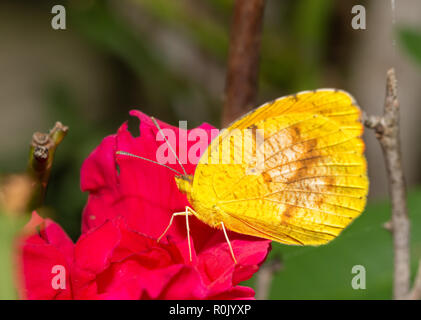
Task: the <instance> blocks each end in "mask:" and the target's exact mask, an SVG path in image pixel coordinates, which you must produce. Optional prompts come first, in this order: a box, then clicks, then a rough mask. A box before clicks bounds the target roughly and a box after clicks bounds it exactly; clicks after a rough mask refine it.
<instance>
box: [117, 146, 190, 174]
mask: <svg viewBox="0 0 421 320" xmlns="http://www.w3.org/2000/svg"><path fill="white" fill-rule="evenodd" d="M116 154H120V155H123V156H129V157H133V158H137V159H142V160H145V161H149V162H152V163H155V164H157V165H160V166H163V167H165V168H167V169H170V170H171V171H173V172H175V173H177V174H178V175H180V176H181V175H183V174H182V173H181V172H179V171H177V170H175V169H173V168H171V167H169V166H166V165H165V164H162V163H159V162H157V161H153V160H151V159H148V158H144V157H141V156H137V155H135V154H133V153H130V152H126V151H117V152H116Z"/></svg>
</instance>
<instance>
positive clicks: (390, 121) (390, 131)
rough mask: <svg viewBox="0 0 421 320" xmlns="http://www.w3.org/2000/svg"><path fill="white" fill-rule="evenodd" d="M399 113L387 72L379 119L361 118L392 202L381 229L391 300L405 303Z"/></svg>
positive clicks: (406, 281)
mask: <svg viewBox="0 0 421 320" xmlns="http://www.w3.org/2000/svg"><path fill="white" fill-rule="evenodd" d="M399 109H400V108H399V101H398V97H397V83H396V75H395V71H394V70H393V69H390V70H389V71H388V72H387V83H386V100H385V104H384V113H383V116H381V117H377V116H368V115H366V114H363V122H364V125H365V126H366V127H367V128H370V129H373V130H374V131H375V134H376V138H377V139H378V141H379V143H380V145H381V147H382V151H383V156H384V159H385V162H386V170H387V176H388V182H389V194H390V198H391V201H392V219H391V221H390V222H388V223H386V224H385V226H387V229H388V230H390V231H391V232H392V235H393V247H394V269H395V270H394V285H393V296H394V298H395V299H405V298H407V297H408V292H409V288H410V251H409V249H410V241H409V239H410V221H409V218H408V208H407V203H406V185H405V178H404V174H403V169H402V155H401V147H400V134H399ZM420 276H421V275H420ZM420 281H421V280H420Z"/></svg>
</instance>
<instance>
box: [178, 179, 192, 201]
mask: <svg viewBox="0 0 421 320" xmlns="http://www.w3.org/2000/svg"><path fill="white" fill-rule="evenodd" d="M175 183H176V184H177V188H178V190H180V192H181V193H184V194H186V195H188V196H189V195H190V192H191V188H192V185H193V176H192V175H190V174H188V175H184V174H183V175H179V176H175Z"/></svg>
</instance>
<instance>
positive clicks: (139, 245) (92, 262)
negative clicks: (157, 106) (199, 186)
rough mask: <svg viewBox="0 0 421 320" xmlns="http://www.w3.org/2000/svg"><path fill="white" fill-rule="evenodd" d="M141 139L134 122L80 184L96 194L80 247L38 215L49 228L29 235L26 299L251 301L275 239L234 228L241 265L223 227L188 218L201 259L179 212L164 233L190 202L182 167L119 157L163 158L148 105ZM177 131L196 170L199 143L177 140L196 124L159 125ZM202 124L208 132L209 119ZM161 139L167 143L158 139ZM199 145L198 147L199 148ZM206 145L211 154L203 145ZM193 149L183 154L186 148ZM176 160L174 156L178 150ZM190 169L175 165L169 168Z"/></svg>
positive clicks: (24, 262) (109, 141)
mask: <svg viewBox="0 0 421 320" xmlns="http://www.w3.org/2000/svg"><path fill="white" fill-rule="evenodd" d="M131 114H132V115H134V116H137V117H138V118H139V119H140V122H141V124H140V136H139V137H133V136H132V135H131V134H130V133H129V131H128V129H127V124H126V123H125V124H123V125H122V126H121V127H120V129H119V130H118V132H117V134H115V135H111V136H108V137H106V138H105V139H104V140H103V141H102V143H101V144H100V145H99V146H98V147H97V148H96V149H95V150H94V151H93V152H92V153H91V155H90V156H89V157H88V158H87V159H86V161H85V162H84V164H83V166H82V170H81V188H82V190H83V191H88V192H89V198H88V202H87V205H86V207H85V209H84V212H83V222H82V233H83V234H82V236H81V237H80V239H79V240H78V241H77V243H76V244H74V245H73V243H72V242H71V241H70V239H69V238H68V237H67V235H66V234H65V233H64V232H63V231H62V229H61V228H60V227H59V226H58V225H56V224H55V223H53V222H51V221H50V220H48V219H47V220H42V219H41V218H39V217H38V216H37V215H36V214H34V215H33V219H32V220H31V223H30V225H29V227H28V228H32V229H33V225H38V226H40V227H41V232H40V233H39V234H33V235H31V236H28V237H26V238H25V239H23V240H22V241H21V249H22V251H21V252H20V256H19V257H20V261H21V266H22V272H21V274H20V278H21V288H22V296H23V297H25V298H28V299H250V298H253V297H254V291H253V290H252V289H251V288H248V287H243V286H239V285H238V284H239V283H240V282H241V281H244V280H247V279H249V278H250V277H251V276H252V275H253V274H254V273H255V272H256V271H257V270H258V268H259V266H260V264H261V263H262V262H263V261H264V260H265V258H266V256H267V253H268V250H269V249H270V241H268V240H263V239H258V238H254V237H249V236H244V235H240V234H236V233H233V232H229V238H230V240H231V245H232V247H233V250H234V253H235V256H236V259H237V262H238V263H237V264H234V262H233V259H232V257H231V254H230V251H229V247H228V244H227V242H226V240H225V237H224V235H223V232H222V231H219V230H216V229H213V228H210V227H208V226H207V225H205V224H203V223H202V222H200V221H199V220H197V219H196V218H195V217H189V221H190V236H191V243H192V261H190V259H189V251H188V244H187V234H186V222H185V218H183V217H176V218H175V219H174V223H173V225H172V226H171V228H170V229H169V231H168V233H167V234H166V236H165V237H164V238H163V239H162V240H161V242H159V243H158V242H157V240H156V239H157V238H158V237H159V236H160V235H161V234H162V232H163V231H164V230H165V228H166V227H167V225H168V223H169V221H170V218H171V215H172V213H174V212H180V211H184V208H185V206H190V205H189V203H188V201H187V199H186V197H185V195H183V194H182V193H180V192H179V191H178V189H177V186H176V184H175V180H174V176H175V175H176V173H175V172H173V171H172V170H170V169H168V168H166V167H164V166H161V165H159V164H156V163H152V162H150V161H147V160H142V159H139V158H134V157H130V156H127V155H121V154H119V155H116V151H125V152H128V153H131V154H135V155H137V156H141V157H143V158H145V159H150V160H154V161H156V154H157V150H158V148H159V147H160V146H162V144H163V143H166V142H165V141H157V139H156V137H157V134H159V133H158V129H157V128H156V127H155V125H154V124H153V122H152V120H151V118H149V117H148V116H146V115H145V114H143V113H141V112H139V111H132V112H131ZM159 124H160V127H161V128H162V129H171V130H173V131H174V133H175V136H176V137H177V139H176V141H169V142H170V144H171V145H172V147H173V148H174V150H175V151H176V153H177V154H178V155H179V154H181V156H182V157H183V159H186V160H187V163H186V164H184V165H183V166H184V168H185V170H186V171H187V173H189V174H193V173H194V170H195V166H196V163H192V162H191V161H190V160H191V159H190V160H189V159H188V158H189V157H188V153H189V152H190V151H194V152H199V150H197V144H196V142H197V141H187V143H184V142H183V141H182V140H183V139H178V138H179V134H180V135H181V137H182V138H183V135H184V136H185V135H189V133H190V132H191V130H184V129H179V128H176V127H172V126H169V125H168V124H165V123H163V122H159ZM199 128H201V129H203V130H205V132H208V133H209V134H208V139H209V140H208V141H207V142H208V143H209V142H210V139H211V134H210V130H211V129H213V128H212V127H211V126H210V125H208V124H203V125H202V126H200V127H199ZM158 140H159V139H158ZM192 148H194V150H193V149H192ZM200 151H202V152H203V151H204V150H200ZM183 152H184V154H183ZM170 156H171V155H170ZM167 165H168V166H169V167H171V168H173V169H174V170H176V171H179V172H182V170H183V169H182V168H181V166H180V165H179V164H178V163H177V162H176V161H174V162H173V164H167ZM56 265H62V266H64V269H65V270H66V276H65V281H66V284H67V286H66V288H65V289H54V288H52V280H53V278H54V277H55V276H57V275H56V274H54V273H52V268H53V267H54V266H56Z"/></svg>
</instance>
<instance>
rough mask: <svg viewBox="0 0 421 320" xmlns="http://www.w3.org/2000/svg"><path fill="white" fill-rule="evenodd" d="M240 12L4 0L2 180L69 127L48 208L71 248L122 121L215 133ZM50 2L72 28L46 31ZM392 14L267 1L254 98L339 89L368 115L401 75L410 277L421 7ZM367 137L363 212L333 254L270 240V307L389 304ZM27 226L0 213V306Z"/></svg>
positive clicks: (153, 3)
mask: <svg viewBox="0 0 421 320" xmlns="http://www.w3.org/2000/svg"><path fill="white" fill-rule="evenodd" d="M233 3H234V1H233V0H177V1H175V0H120V1H117V0H114V1H112V0H110V1H99V0H73V1H70V0H69V1H58V0H57V1H33V0H27V1H24V0H18V1H16V0H2V1H1V2H0V39H1V44H0V174H1V175H3V176H4V175H6V174H10V173H13V172H20V171H22V170H24V169H25V168H26V163H27V160H28V150H29V148H28V144H29V142H30V138H31V136H32V133H33V132H35V131H47V130H48V129H49V128H50V127H52V125H53V124H54V122H55V121H56V120H60V121H61V122H63V123H64V124H65V125H68V126H69V127H70V131H69V134H68V135H67V137H66V138H65V140H64V142H63V143H62V144H61V145H60V147H59V148H58V151H57V154H56V158H55V161H54V167H53V170H52V175H51V179H50V183H49V187H48V193H47V198H46V206H47V208H48V210H47V211H46V212H47V213H48V214H49V215H50V216H51V217H52V218H53V219H54V220H56V221H57V222H58V223H60V224H61V225H62V226H63V228H64V229H65V230H66V232H67V233H68V234H69V235H70V236H71V237H72V238H73V239H74V240H76V239H77V238H78V236H79V235H80V220H81V212H82V209H83V206H84V204H85V201H86V198H87V195H86V194H83V193H82V192H81V191H80V188H79V172H80V167H81V165H82V162H83V160H84V159H85V158H86V157H87V156H88V155H89V153H90V152H91V151H92V150H93V149H94V148H95V147H96V146H97V145H98V144H99V143H100V141H101V140H102V138H103V137H105V136H106V135H108V134H112V133H114V132H116V130H117V128H118V127H119V126H120V125H121V123H123V122H124V121H126V120H127V119H128V111H129V110H130V109H132V108H138V109H140V110H142V111H143V112H145V113H148V114H150V115H153V116H156V117H158V118H160V119H162V120H164V121H167V122H169V123H172V124H174V125H177V124H178V121H179V120H188V123H189V127H190V128H192V127H194V126H196V125H199V124H200V123H202V122H208V123H211V124H213V125H215V126H217V127H219V124H220V115H221V106H222V101H223V89H224V81H225V67H226V61H227V53H228V44H229V43H228V41H229V26H230V18H231V14H232V8H233ZM56 4H62V5H64V6H65V8H66V10H67V11H66V12H67V29H66V30H53V29H52V28H51V19H52V17H53V14H51V8H52V6H53V5H56ZM355 4H362V5H364V6H365V7H366V8H367V30H354V29H352V27H351V19H352V14H351V8H352V6H353V5H355ZM396 9H397V10H396V12H392V11H391V9H390V3H388V1H382V0H376V1H374V0H373V1H363V0H361V1H352V0H346V1H343V0H341V1H339V0H336V1H335V0H282V1H279V0H267V3H266V9H265V17H264V28H263V37H262V49H261V66H260V67H261V68H260V78H259V96H258V100H259V104H260V103H263V102H265V101H268V100H272V99H274V98H276V97H279V96H282V95H286V94H289V93H294V92H297V91H300V90H307V89H315V88H319V87H336V88H342V89H345V90H347V91H350V92H351V93H353V94H354V95H355V97H356V98H357V100H358V101H359V102H360V105H361V106H362V108H363V109H365V110H367V111H368V112H370V113H380V112H381V110H382V102H383V97H384V89H383V88H384V83H385V73H386V70H387V69H388V68H389V67H391V66H394V67H395V68H396V70H397V74H398V80H399V81H400V82H399V83H400V88H402V91H400V93H401V97H402V100H401V105H402V113H403V114H402V131H403V132H402V135H403V148H404V160H405V170H406V175H407V177H408V182H409V185H410V190H411V193H410V202H409V205H410V214H411V219H412V261H413V268H414V270H415V267H416V262H417V260H418V259H419V258H420V257H421V235H420V232H419V230H421V190H418V189H417V185H419V184H420V180H421V179H420V177H421V173H420V171H419V165H418V163H419V161H420V155H421V148H420V147H419V143H418V144H417V143H416V141H419V138H420V137H421V132H420V130H419V128H418V127H419V125H418V121H419V119H420V118H421V110H417V109H419V108H417V107H419V105H420V103H421V96H420V90H419V83H421V82H420V81H421V32H420V30H421V23H419V24H417V22H419V21H421V10H420V9H421V3H419V1H417V0H414V1H409V0H408V1H407V2H405V3H402V4H400V3H398V6H397V8H396ZM417 9H418V10H417ZM414 21H415V23H414ZM385 26H387V27H385ZM417 80H420V81H418V82H417ZM379 88H380V89H379ZM373 101H374V102H373ZM414 123H416V124H414ZM370 134H371V133H368V134H367V137H366V139H367V153H368V160H369V174H370V178H371V190H370V194H371V197H370V204H369V206H368V208H367V210H366V212H365V213H364V214H363V215H362V216H361V218H359V219H357V221H356V222H355V223H354V224H353V225H352V226H351V227H350V228H349V229H347V230H346V231H345V232H344V234H343V235H342V236H341V237H339V239H337V240H335V241H334V242H332V243H331V244H329V245H326V246H323V247H320V248H294V247H287V246H281V245H278V244H274V245H273V251H272V253H271V256H270V258H269V259H272V258H273V257H275V256H276V257H280V259H281V261H282V268H281V270H280V271H279V272H277V273H276V276H275V278H274V279H273V282H272V287H271V290H270V295H269V297H270V298H272V299H284V298H287V299H324V298H330V299H348V298H349V299H351V298H363V299H365V298H371V299H377V298H386V299H388V298H391V292H392V290H391V289H392V287H391V285H392V267H393V265H392V258H393V256H392V242H391V237H390V234H389V233H388V232H386V231H385V230H384V229H383V227H382V224H383V223H384V222H386V221H387V220H388V219H389V207H388V199H387V193H386V189H385V188H386V187H385V183H384V181H385V180H384V179H385V178H384V176H385V171H384V166H383V159H382V158H381V153H380V149H379V146H378V145H377V143H376V141H375V140H374V138H373V137H372V135H371V136H369V135H370ZM370 139H371V140H370ZM376 170H377V171H376ZM3 211H5V210H3ZM26 220H27V217H25V216H24V217H19V218H16V217H15V216H12V215H10V214H6V212H0V299H4V298H13V297H14V296H15V290H14V288H13V281H12V280H11V277H10V269H11V268H13V265H12V263H11V259H10V243H11V237H12V236H13V234H14V230H15V229H19V228H20V227H21V225H22V223H24V222H25V221H26ZM354 265H363V266H365V267H366V270H367V289H366V290H353V289H352V287H351V280H352V276H353V275H352V273H351V269H352V267H353V266H354ZM254 281H255V279H252V280H250V281H248V284H250V285H254Z"/></svg>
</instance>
